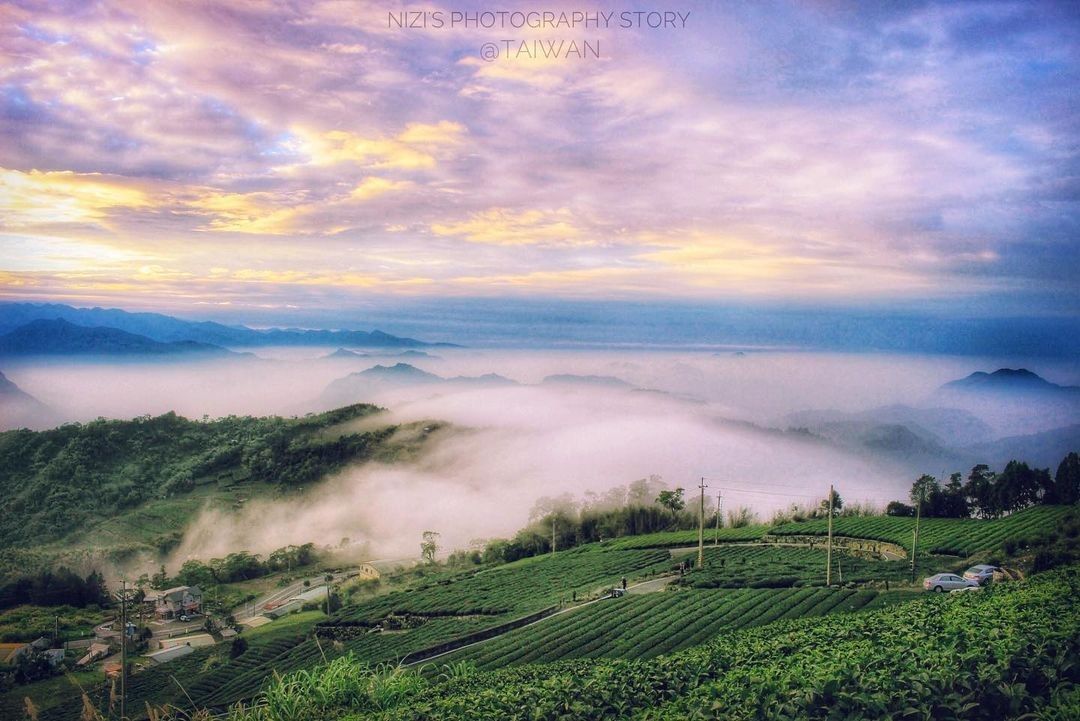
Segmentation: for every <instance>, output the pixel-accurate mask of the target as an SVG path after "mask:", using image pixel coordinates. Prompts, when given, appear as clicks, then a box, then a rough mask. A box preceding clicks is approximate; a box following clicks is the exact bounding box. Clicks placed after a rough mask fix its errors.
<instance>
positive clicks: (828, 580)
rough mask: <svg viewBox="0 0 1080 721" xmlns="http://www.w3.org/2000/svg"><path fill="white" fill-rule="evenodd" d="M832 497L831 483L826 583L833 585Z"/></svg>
mask: <svg viewBox="0 0 1080 721" xmlns="http://www.w3.org/2000/svg"><path fill="white" fill-rule="evenodd" d="M832 499H833V487H832V484H831V483H830V484H829V550H828V552H827V553H826V556H825V585H826V586H831V585H832Z"/></svg>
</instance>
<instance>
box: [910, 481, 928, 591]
mask: <svg viewBox="0 0 1080 721" xmlns="http://www.w3.org/2000/svg"><path fill="white" fill-rule="evenodd" d="M925 488H926V487H925V486H923V485H922V484H919V501H918V503H916V504H915V531H914V533H912V536H911V582H912V583H915V554H916V552H917V551H918V550H919V519H920V518H921V516H922V502H923V491H924V490H925Z"/></svg>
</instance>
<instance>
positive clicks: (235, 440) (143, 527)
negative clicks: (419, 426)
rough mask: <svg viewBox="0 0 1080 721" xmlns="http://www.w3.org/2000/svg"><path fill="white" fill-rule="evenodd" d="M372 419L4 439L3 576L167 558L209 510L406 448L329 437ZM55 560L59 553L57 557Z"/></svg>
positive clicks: (181, 424) (153, 427) (373, 434)
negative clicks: (28, 569) (98, 554)
mask: <svg viewBox="0 0 1080 721" xmlns="http://www.w3.org/2000/svg"><path fill="white" fill-rule="evenodd" d="M378 411H379V409H378V408H376V407H374V406H370V405H354V406H348V407H345V408H340V409H337V410H334V411H330V412H327V413H323V414H320V415H313V416H307V417H303V418H278V417H268V418H252V417H235V416H230V417H227V418H221V419H218V420H202V421H194V420H189V419H186V418H183V417H181V416H177V415H176V414H174V413H167V414H165V415H162V416H158V417H156V418H151V417H142V418H136V419H134V420H127V421H119V420H97V421H93V422H90V423H84V424H68V425H64V426H61V427H59V428H55V429H53V430H48V431H37V432H35V431H29V430H18V431H8V432H5V433H0V547H3V549H4V551H3V552H2V553H0V573H2V572H3V571H11V570H18V569H17V568H13V567H18V566H32V565H35V564H36V563H38V562H39V561H40V560H41V556H40V555H35V554H36V553H38V550H39V549H45V548H51V549H53V551H54V552H55V553H58V554H61V558H62V559H65V558H66V560H70V554H72V553H73V552H74V549H76V548H81V549H99V550H100V549H101V548H113V549H115V550H116V551H117V552H130V551H132V550H134V549H140V548H142V549H146V548H150V549H156V550H159V551H164V550H167V549H168V548H169V547H170V546H171V545H173V544H175V543H176V542H178V540H179V537H180V533H181V531H182V530H183V528H184V527H185V526H186V524H187V523H188V521H190V519H191V518H192V517H193V516H194V514H195V513H197V512H198V511H199V509H200V508H202V507H203V506H204V505H206V504H207V503H222V504H229V506H231V505H232V504H234V503H236V502H238V500H240V499H246V498H252V497H255V496H258V495H264V494H284V493H293V492H297V491H298V489H300V488H301V487H302V486H304V485H309V484H311V483H314V482H317V481H318V480H320V479H321V478H323V477H324V476H325V475H326V474H328V473H332V472H334V471H336V470H338V469H340V468H342V467H343V466H344V465H346V464H348V463H352V462H357V461H363V460H367V459H372V458H382V457H386V458H389V457H392V456H394V454H395V453H398V452H401V451H402V450H403V449H402V448H401V445H400V443H399V442H398V441H393V442H392V441H391V437H392V436H394V434H395V432H396V431H397V430H398V428H397V427H396V426H392V425H387V426H384V427H381V428H377V429H375V430H371V431H366V432H362V433H354V432H346V431H340V430H338V429H337V428H336V427H337V426H340V425H341V424H344V423H346V422H348V421H352V420H355V419H358V418H362V417H365V416H369V415H372V414H374V413H377V412H378ZM63 554H67V556H66V557H65V556H64V555H63Z"/></svg>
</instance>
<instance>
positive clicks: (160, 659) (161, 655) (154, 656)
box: [146, 646, 195, 666]
mask: <svg viewBox="0 0 1080 721" xmlns="http://www.w3.org/2000/svg"><path fill="white" fill-rule="evenodd" d="M189 653H195V648H194V647H192V646H173V647H172V648H163V649H161V650H160V651H154V652H153V653H148V654H146V658H148V659H150V660H151V661H152V662H153V663H154V664H156V665H158V666H160V665H161V664H163V663H168V662H169V661H175V660H176V659H178V658H183V657H184V656H187V655H188V654H189Z"/></svg>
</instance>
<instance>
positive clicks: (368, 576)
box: [356, 563, 382, 581]
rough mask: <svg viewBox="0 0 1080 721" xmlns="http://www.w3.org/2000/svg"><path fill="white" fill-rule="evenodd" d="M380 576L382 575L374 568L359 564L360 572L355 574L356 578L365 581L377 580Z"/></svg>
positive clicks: (368, 564) (367, 564) (369, 565)
mask: <svg viewBox="0 0 1080 721" xmlns="http://www.w3.org/2000/svg"><path fill="white" fill-rule="evenodd" d="M381 576H382V573H381V572H380V571H379V569H377V568H375V566H373V565H372V564H370V563H361V564H360V570H359V572H358V573H357V574H356V577H357V578H360V579H363V580H365V581H373V580H378V579H379V578H380V577H381Z"/></svg>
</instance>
